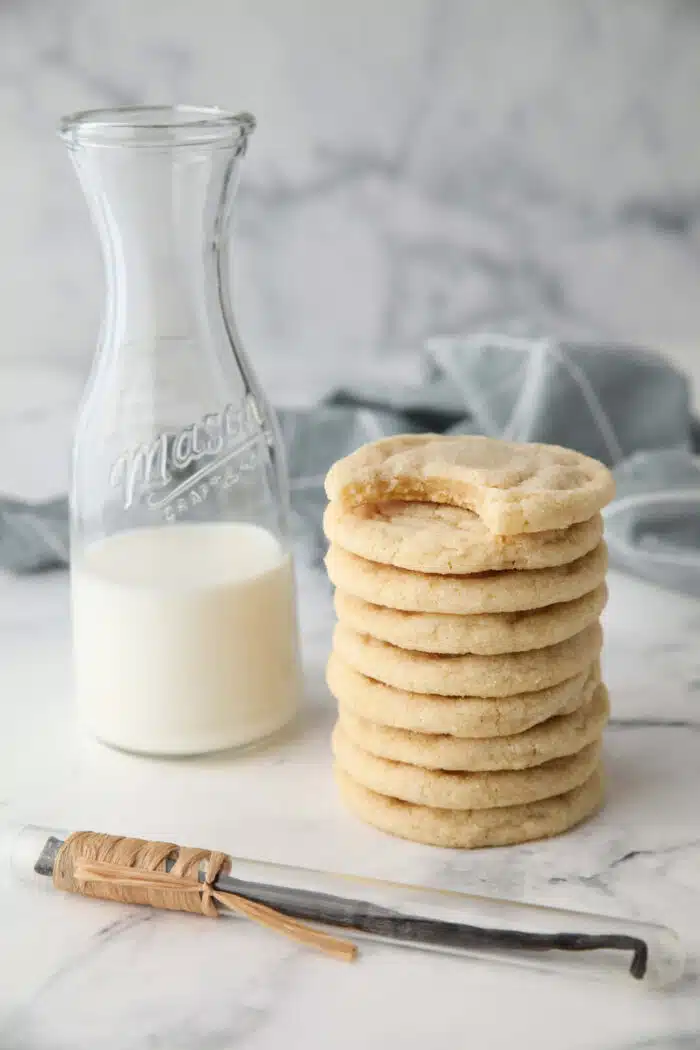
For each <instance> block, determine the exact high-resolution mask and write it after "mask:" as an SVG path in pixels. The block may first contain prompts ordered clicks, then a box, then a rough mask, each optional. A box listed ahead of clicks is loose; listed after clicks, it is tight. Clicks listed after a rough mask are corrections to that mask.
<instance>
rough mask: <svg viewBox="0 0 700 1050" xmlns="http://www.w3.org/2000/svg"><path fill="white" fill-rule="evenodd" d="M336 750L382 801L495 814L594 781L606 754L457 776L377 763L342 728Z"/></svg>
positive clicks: (590, 751)
mask: <svg viewBox="0 0 700 1050" xmlns="http://www.w3.org/2000/svg"><path fill="white" fill-rule="evenodd" d="M332 745H333V754H334V755H335V760H336V763H337V764H338V765H339V766H340V768H341V769H343V770H345V772H346V773H349V775H350V776H351V777H352V778H353V780H355V781H356V782H357V783H358V784H363V785H364V787H367V788H369V789H370V791H376V792H378V793H379V794H380V795H389V796H390V797H391V798H400V799H403V801H404V802H413V803H415V804H416V805H419V806H431V807H436V808H439V809H492V808H497V807H499V806H518V805H522V804H523V803H526V802H537V801H538V799H541V798H550V797H551V796H552V795H561V794H563V793H564V792H566V791H571V790H572V789H573V788H575V787H578V786H579V785H580V784H583V783H584V781H586V780H588V778H589V777H590V776H592V775H593V771H594V770H595V769H596V767H597V766H598V764H599V762H600V753H601V745H600V741H599V740H596V741H594V742H593V743H591V744H587V745H586V746H585V747H583V748H582V749H581V750H580V751H578V752H576V754H573V755H566V756H565V757H563V758H555V759H553V760H552V761H551V762H544V763H543V764H542V765H539V766H532V767H531V768H530V769H517V770H510V769H508V770H498V771H497V772H478V773H467V772H459V773H456V772H453V771H445V770H441V769H423V768H421V767H420V766H414V765H410V764H409V763H407V762H394V761H392V760H390V759H386V758H378V757H377V756H376V755H371V754H370V753H369V752H368V751H364V750H363V749H362V748H360V747H358V746H357V744H356V743H355V742H354V741H353V740H351V739H350V737H349V736H348V735H347V733H346V732H345V731H344V729H343V728H342V726H341V725H339V724H338V725H336V727H335V729H334V730H333V738H332Z"/></svg>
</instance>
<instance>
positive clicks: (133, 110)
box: [58, 105, 255, 149]
mask: <svg viewBox="0 0 700 1050" xmlns="http://www.w3.org/2000/svg"><path fill="white" fill-rule="evenodd" d="M254 130H255V117H253V115H252V114H251V113H246V112H241V113H234V112H232V111H230V110H225V109H221V108H220V107H218V106H191V105H170V106H118V107H115V108H109V109H86V110H82V111H79V112H77V113H71V114H69V115H68V116H65V117H62V118H61V120H60V122H59V126H58V133H59V136H60V137H61V138H62V139H63V141H64V142H65V143H66V145H67V146H68V148H69V149H77V148H78V147H80V146H121V147H124V146H150V147H161V148H163V147H167V148H168V149H170V148H172V147H176V146H189V145H206V144H211V145H221V146H229V147H230V146H234V145H237V144H238V145H239V146H244V145H245V143H246V142H247V139H248V136H249V135H250V134H251V133H252V132H253V131H254Z"/></svg>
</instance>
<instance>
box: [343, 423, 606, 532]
mask: <svg viewBox="0 0 700 1050" xmlns="http://www.w3.org/2000/svg"><path fill="white" fill-rule="evenodd" d="M614 492H615V485H614V482H613V479H612V475H611V473H610V471H609V470H608V469H607V467H605V466H604V465H603V464H602V463H599V462H598V460H595V459H591V458H590V457H588V456H584V455H582V453H580V452H574V451H573V450H572V449H568V448H561V447H559V446H558V445H537V444H526V445H522V444H521V445H518V444H513V443H512V442H508V441H500V440H498V439H496V438H488V437H474V436H471V435H462V436H458V437H449V436H439V435H436V434H404V435H399V436H395V437H388V438H382V440H381V441H375V442H374V443H372V444H369V445H364V446H363V447H362V448H360V449H358V450H357V451H356V452H353V453H352V454H351V455H349V456H346V457H345V458H344V459H341V460H339V461H338V462H337V463H335V464H334V466H332V467H331V469H330V471H329V472H328V476H327V478H326V494H327V495H328V498H329V499H330V500H337V501H338V502H340V503H342V504H344V505H345V506H347V507H355V506H358V505H359V504H362V503H378V502H381V501H384V500H404V501H407V502H420V503H447V504H450V505H451V506H455V507H464V508H466V509H467V510H471V511H474V513H475V514H478V516H479V517H480V518H481V520H482V521H483V523H484V525H485V526H486V528H487V529H489V531H490V532H494V533H497V534H501V535H513V534H515V533H522V532H541V531H544V530H548V529H565V528H568V526H569V525H573V524H575V523H576V522H579V521H585V520H586V519H587V518H591V517H593V515H594V514H596V513H597V512H598V511H599V510H601V509H602V508H603V507H604V506H605V505H606V503H609V502H610V500H611V499H612V497H613V495H614Z"/></svg>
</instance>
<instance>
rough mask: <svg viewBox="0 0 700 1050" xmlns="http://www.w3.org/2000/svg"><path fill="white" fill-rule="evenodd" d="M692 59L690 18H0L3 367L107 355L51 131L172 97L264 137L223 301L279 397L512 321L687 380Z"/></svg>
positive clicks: (695, 321)
mask: <svg viewBox="0 0 700 1050" xmlns="http://www.w3.org/2000/svg"><path fill="white" fill-rule="evenodd" d="M699 56H700V5H698V4H696V3H694V2H689V0H665V2H663V3H659V2H658V0H638V2H636V3H610V2H609V0H590V2H589V0H478V2H468V0H381V2H379V0H352V2H350V0H343V2H341V0H295V2H294V3H287V2H285V0H255V2H254V3H253V2H250V0H249V2H246V0H197V2H196V3H195V2H189V0H149V2H148V3H144V2H143V0H120V2H119V3H114V2H109V0H60V2H59V0H2V2H0V78H1V88H0V132H1V134H2V138H1V140H0V141H1V142H2V158H3V161H2V164H1V165H0V228H1V229H2V239H1V242H0V243H1V249H0V313H1V315H2V320H3V338H2V340H1V341H0V362H4V363H5V364H7V362H8V361H10V362H16V363H18V362H19V363H21V364H22V366H24V365H25V364H26V362H27V361H30V362H32V363H35V364H36V365H37V366H38V367H45V368H46V369H51V370H56V369H59V370H60V371H62V372H63V371H65V372H67V373H71V374H75V376H76V377H77V379H76V381H77V380H78V379H81V378H82V376H83V374H84V371H85V368H86V365H87V362H88V361H89V358H90V354H91V352H92V348H93V346H94V342H95V333H96V327H97V319H98V314H99V310H100V305H101V296H102V291H101V280H102V278H101V262H100V257H99V249H98V243H97V239H96V236H95V235H94V233H93V232H92V230H91V228H90V226H89V221H88V217H87V212H86V209H85V206H84V202H83V199H82V196H81V194H80V191H79V189H78V186H77V183H76V180H75V177H74V175H73V173H72V170H71V169H70V166H69V163H68V161H67V158H66V157H65V156H64V154H63V147H62V146H61V145H60V143H59V142H58V141H57V140H56V138H55V136H54V126H55V123H56V120H57V118H58V116H59V115H60V114H62V113H64V112H67V111H71V110H74V109H77V108H84V107H89V106H105V105H119V104H126V103H136V102H163V101H174V100H181V101H183V100H184V101H191V102H204V103H208V102H215V103H219V104H221V105H223V106H229V107H234V108H241V109H242V108H247V109H250V110H252V111H253V112H254V113H255V114H256V116H257V117H258V120H259V131H258V132H257V133H256V135H255V137H254V140H253V142H252V144H251V149H250V152H249V155H248V158H247V159H246V161H245V167H244V170H243V183H242V188H241V192H240V198H239V214H238V222H237V242H238V243H237V259H238V274H237V304H238V314H239V323H240V327H241V329H242V331H243V334H244V337H245V339H246V342H247V345H248V348H249V350H250V352H251V354H252V356H253V357H254V358H255V360H256V361H257V362H258V367H259V369H260V372H261V375H262V376H263V377H264V379H265V381H266V382H267V384H268V386H269V387H270V389H271V391H272V393H273V396H274V397H276V398H277V400H283V401H287V402H289V401H299V400H307V399H309V398H311V397H314V396H316V395H318V394H320V393H322V392H323V391H324V390H325V389H327V387H328V386H329V385H331V384H332V383H334V382H336V381H337V380H338V379H339V378H342V377H343V376H344V375H347V374H348V372H349V370H350V368H351V367H352V369H353V370H354V369H356V368H357V367H361V366H363V365H364V367H366V368H370V367H373V368H376V369H378V370H381V371H382V372H383V373H384V374H386V372H387V371H388V372H390V373H395V372H396V370H397V369H398V368H401V369H405V368H407V367H408V365H407V362H408V361H410V355H411V353H412V352H413V351H415V349H416V348H417V347H419V345H420V343H421V340H422V339H423V337H424V336H425V335H426V334H429V333H435V332H454V331H465V330H467V329H471V328H473V327H475V326H477V325H480V324H484V323H491V324H493V323H496V322H499V321H502V320H504V319H510V318H513V317H529V318H531V319H533V320H534V321H535V323H537V324H539V325H540V326H542V327H543V328H546V329H547V330H548V331H550V332H554V333H557V334H563V335H584V336H605V337H611V338H615V339H623V340H639V341H643V342H644V343H647V344H651V345H655V346H659V347H662V348H665V349H666V350H667V351H668V352H669V353H671V355H672V356H675V357H676V359H677V360H678V361H679V362H681V363H683V364H684V365H685V366H686V367H687V368H689V369H692V368H693V366H695V370H696V372H697V373H700V346H699V344H698V340H697V337H698V332H699V330H700V294H698V292H699V290H700V189H699V187H700V135H699V134H698V109H697V103H698V98H700V58H699ZM2 374H5V375H6V374H7V372H5V373H2ZM699 378H700V376H699ZM5 382H7V380H5ZM19 389H20V390H23V389H25V387H24V386H23V385H22V384H21V383H20V385H19ZM0 393H2V391H0ZM7 397H9V394H7V393H5V398H6V399H7Z"/></svg>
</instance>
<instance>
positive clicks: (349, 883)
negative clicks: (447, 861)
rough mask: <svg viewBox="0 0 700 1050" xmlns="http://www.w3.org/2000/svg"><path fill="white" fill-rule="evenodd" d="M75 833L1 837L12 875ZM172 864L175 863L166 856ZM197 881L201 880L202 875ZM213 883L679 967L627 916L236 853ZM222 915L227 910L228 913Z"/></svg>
mask: <svg viewBox="0 0 700 1050" xmlns="http://www.w3.org/2000/svg"><path fill="white" fill-rule="evenodd" d="M69 834H70V832H66V831H60V830H56V829H50V828H39V827H35V826H33V825H25V826H24V827H20V828H14V829H13V830H12V831H10V832H9V833H8V832H6V833H5V835H4V839H5V842H4V847H3V845H2V844H1V842H0V858H1V857H2V854H3V852H4V854H5V866H6V868H8V869H9V871H10V872H11V875H12V877H13V878H15V879H18V880H19V881H21V882H23V883H31V884H34V885H37V886H42V887H52V885H53V884H52V880H51V874H52V871H53V861H54V860H55V856H56V853H57V851H58V849H60V846H61V845H62V843H63V841H65V839H66V838H67V837H68V835H69ZM168 863H169V865H170V866H172V863H173V862H168ZM200 877H201V878H203V877H204V871H203V870H202V871H201V874H200ZM215 886H216V887H217V888H220V889H221V890H222V891H223V892H230V893H237V894H239V895H241V896H244V897H247V898H249V899H250V900H255V901H258V902H260V903H262V904H266V905H268V906H270V907H272V908H275V909H277V910H278V911H280V912H283V913H284V914H287V915H291V916H293V917H294V918H297V919H300V920H303V921H308V922H309V923H312V924H314V925H318V926H322V927H323V928H325V929H329V930H335V931H339V930H343V931H345V934H346V936H349V937H350V938H352V939H355V938H357V939H371V940H374V941H380V942H383V943H386V944H389V945H397V946H402V947H410V948H414V949H422V950H425V951H435V952H442V953H447V954H452V955H457V956H466V957H470V958H476V959H483V960H490V961H493V962H503V963H508V964H511V965H518V966H525V967H528V968H531V969H536V970H539V971H543V972H547V973H570V974H572V975H580V976H582V977H591V978H594V979H603V980H605V979H607V978H614V977H626V978H627V981H628V983H631V984H640V985H645V986H649V987H656V988H659V987H664V986H667V985H669V984H672V983H673V982H674V981H676V980H678V978H679V977H680V976H681V974H682V972H683V967H684V952H683V949H682V946H681V944H680V941H679V939H678V936H677V934H676V933H674V931H672V930H670V929H668V928H666V927H663V926H659V925H655V924H652V923H645V922H637V921H632V920H628V919H621V918H615V917H609V916H605V915H594V914H588V913H584V912H575V911H568V910H566V909H562V908H550V907H544V906H540V905H535V904H525V903H519V902H515V901H505V900H499V899H496V898H490V897H480V896H474V895H471V894H466V893H460V892H454V891H448V890H435V889H428V888H425V887H421V886H412V885H408V884H404V883H396V882H386V881H383V880H381V879H372V878H365V877H359V876H354V875H342V874H334V873H330V872H322V871H314V870H311V869H307V868H298V867H292V866H289V865H282V864H271V863H267V862H263V861H255V860H247V859H244V858H240V857H232V858H231V870H230V874H228V875H223V876H220V877H219V878H218V879H217V881H216V883H215ZM222 914H223V915H231V914H232V913H231V912H229V911H222Z"/></svg>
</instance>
